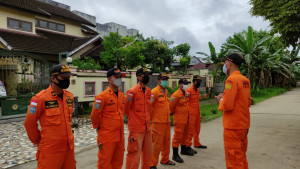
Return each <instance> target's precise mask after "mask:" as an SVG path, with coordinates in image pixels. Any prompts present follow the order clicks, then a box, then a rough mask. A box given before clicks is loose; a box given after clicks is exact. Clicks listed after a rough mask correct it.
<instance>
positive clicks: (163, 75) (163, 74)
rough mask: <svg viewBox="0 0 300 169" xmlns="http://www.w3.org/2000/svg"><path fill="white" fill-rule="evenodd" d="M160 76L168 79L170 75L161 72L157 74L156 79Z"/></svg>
mask: <svg viewBox="0 0 300 169" xmlns="http://www.w3.org/2000/svg"><path fill="white" fill-rule="evenodd" d="M162 78H167V79H170V77H169V76H168V74H167V73H161V74H159V75H158V77H157V79H158V80H159V79H162Z"/></svg>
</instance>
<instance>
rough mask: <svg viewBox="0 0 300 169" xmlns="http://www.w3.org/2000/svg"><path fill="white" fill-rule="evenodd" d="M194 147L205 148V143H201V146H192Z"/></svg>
mask: <svg viewBox="0 0 300 169" xmlns="http://www.w3.org/2000/svg"><path fill="white" fill-rule="evenodd" d="M194 147H195V148H203V149H206V148H207V146H206V145H201V146H194Z"/></svg>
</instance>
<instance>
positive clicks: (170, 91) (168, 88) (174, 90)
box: [166, 84, 179, 96]
mask: <svg viewBox="0 0 300 169" xmlns="http://www.w3.org/2000/svg"><path fill="white" fill-rule="evenodd" d="M166 89H167V90H168V92H169V94H170V96H171V95H172V94H173V93H174V92H176V91H177V90H178V89H179V85H178V84H177V86H176V87H175V88H174V89H173V88H171V87H169V86H167V87H166Z"/></svg>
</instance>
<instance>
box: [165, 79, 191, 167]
mask: <svg viewBox="0 0 300 169" xmlns="http://www.w3.org/2000/svg"><path fill="white" fill-rule="evenodd" d="M178 83H179V89H178V90H177V91H176V92H174V93H173V94H172V96H171V103H170V111H171V114H173V123H174V136H173V140H172V147H173V157H172V159H173V160H174V161H176V162H179V163H183V159H182V158H181V157H180V156H179V154H178V147H179V145H181V154H183V155H190V156H193V155H194V153H193V152H190V151H187V150H186V138H187V135H188V120H189V107H188V98H187V95H186V90H187V89H188V84H189V83H191V82H189V81H188V80H187V79H186V78H182V79H180V80H179V82H178Z"/></svg>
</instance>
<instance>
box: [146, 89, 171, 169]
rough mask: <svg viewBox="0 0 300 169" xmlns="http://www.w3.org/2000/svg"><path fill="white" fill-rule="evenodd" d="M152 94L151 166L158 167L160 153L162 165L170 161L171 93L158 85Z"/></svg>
mask: <svg viewBox="0 0 300 169" xmlns="http://www.w3.org/2000/svg"><path fill="white" fill-rule="evenodd" d="M164 90H165V92H164ZM151 93H152V95H151V111H150V114H151V121H152V125H151V130H152V132H151V133H152V159H151V164H150V166H157V164H158V160H159V154H160V152H161V163H163V164H165V163H167V162H168V161H169V154H170V137H171V130H170V108H169V96H168V95H169V92H168V90H167V89H163V88H162V87H161V86H160V85H158V86H157V87H155V88H154V89H152V91H151Z"/></svg>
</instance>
